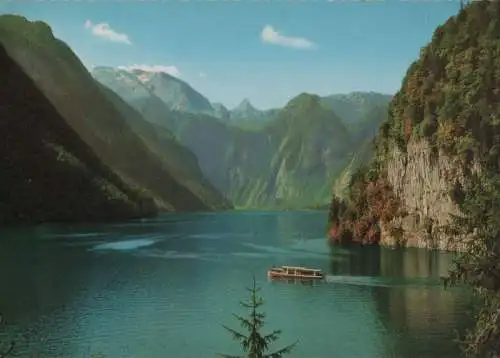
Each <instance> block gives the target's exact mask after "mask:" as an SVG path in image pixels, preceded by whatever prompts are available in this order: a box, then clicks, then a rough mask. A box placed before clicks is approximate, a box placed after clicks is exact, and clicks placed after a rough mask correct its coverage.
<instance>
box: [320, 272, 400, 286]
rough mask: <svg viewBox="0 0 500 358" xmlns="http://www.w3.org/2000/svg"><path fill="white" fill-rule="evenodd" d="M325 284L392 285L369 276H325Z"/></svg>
mask: <svg viewBox="0 0 500 358" xmlns="http://www.w3.org/2000/svg"><path fill="white" fill-rule="evenodd" d="M325 282H326V283H331V284H344V285H356V286H374V287H391V286H393V285H391V284H389V283H387V282H383V281H382V280H380V279H377V277H371V276H336V275H326V276H325Z"/></svg>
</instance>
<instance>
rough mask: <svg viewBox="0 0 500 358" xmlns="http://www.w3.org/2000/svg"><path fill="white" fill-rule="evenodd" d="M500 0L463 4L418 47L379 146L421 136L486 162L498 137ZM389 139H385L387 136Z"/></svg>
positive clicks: (441, 147) (450, 151) (495, 152)
mask: <svg viewBox="0 0 500 358" xmlns="http://www.w3.org/2000/svg"><path fill="white" fill-rule="evenodd" d="M499 96H500V3H499V2H498V1H481V2H474V3H471V4H469V5H467V6H466V7H465V8H464V9H463V10H461V11H460V12H459V13H458V14H457V15H456V16H453V17H451V18H450V19H449V20H448V21H447V22H446V23H445V24H444V25H442V26H439V27H438V28H437V29H436V31H435V32H434V35H433V37H432V41H431V42H430V43H429V44H428V45H427V46H426V47H424V48H423V49H422V50H421V53H420V57H419V59H418V60H417V61H415V62H414V63H413V64H412V65H411V66H410V68H409V69H408V72H407V74H406V76H405V78H404V80H403V83H402V86H401V89H400V91H399V92H398V93H397V94H396V95H395V96H394V98H393V100H392V102H391V104H390V109H389V120H388V121H387V123H385V124H384V125H383V126H382V127H381V130H380V138H379V143H380V144H381V146H380V147H381V149H383V148H387V144H388V143H387V142H388V139H393V140H394V141H395V142H396V143H397V144H398V145H399V146H400V148H401V149H404V148H405V146H406V143H408V141H409V140H410V139H411V138H426V139H428V140H429V141H430V142H431V143H432V144H434V145H435V148H436V149H439V150H443V151H445V152H446V153H448V154H451V155H460V156H461V157H462V158H463V159H464V160H467V159H471V157H473V156H474V157H477V156H478V155H479V154H481V156H482V155H484V156H485V158H484V159H486V160H488V161H489V162H490V163H491V162H492V159H495V158H496V157H497V156H498V150H499V146H498V144H497V143H500V141H499V139H500V137H499V135H498V129H499V124H500V116H499V113H500V101H499V100H498V98H499ZM389 142H390V141H389Z"/></svg>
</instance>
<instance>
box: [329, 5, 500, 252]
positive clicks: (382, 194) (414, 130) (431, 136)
mask: <svg viewBox="0 0 500 358" xmlns="http://www.w3.org/2000/svg"><path fill="white" fill-rule="evenodd" d="M499 15H500V3H499V2H486V1H482V2H474V3H471V4H470V5H467V6H466V7H465V8H464V9H463V10H461V11H460V12H459V13H458V14H457V15H456V16H454V17H452V18H450V19H449V20H448V21H447V22H446V24H444V25H442V26H440V27H439V28H438V29H436V31H435V33H434V35H433V38H432V41H431V43H430V44H429V45H427V46H426V47H425V48H423V49H422V50H421V53H420V58H419V59H418V60H417V61H415V62H414V63H413V64H412V65H411V66H410V68H409V70H408V72H407V74H406V76H405V78H404V80H403V83H402V87H401V89H400V91H399V92H398V93H397V94H396V95H395V96H394V97H393V99H392V101H391V103H390V106H389V111H388V119H387V120H386V121H385V122H384V123H383V124H382V125H381V127H380V129H379V134H378V136H377V138H376V141H375V143H376V144H375V154H374V156H373V159H372V161H371V163H370V164H369V165H368V166H367V167H366V168H363V169H361V170H360V171H358V172H357V173H356V175H354V176H353V180H352V181H351V182H350V184H349V190H348V194H347V195H346V198H343V199H339V198H334V199H333V200H332V205H331V212H330V222H331V227H330V237H331V239H332V240H333V241H335V242H352V241H355V242H360V243H363V244H382V245H396V244H397V245H407V246H418V247H425V248H438V249H448V250H456V249H461V248H460V247H458V244H457V241H458V240H456V238H454V237H450V236H449V235H448V234H447V233H446V231H445V228H446V226H447V224H448V223H449V220H450V215H451V214H459V213H458V205H457V203H459V202H460V200H461V196H462V195H463V192H462V191H463V184H464V181H465V180H467V179H468V178H469V177H470V174H471V173H473V172H476V173H481V171H482V169H484V168H489V169H492V168H493V169H495V170H498V167H499V165H498V164H499V153H500V121H499V118H500V101H498V98H500V61H499V60H498V59H499V58H500V57H499V54H500V22H499V21H498V18H499Z"/></svg>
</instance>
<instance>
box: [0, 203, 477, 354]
mask: <svg viewBox="0 0 500 358" xmlns="http://www.w3.org/2000/svg"><path fill="white" fill-rule="evenodd" d="M326 217H327V213H326V212H323V211H310V212H279V213H278V212H227V213H210V214H166V215H162V216H160V217H158V218H155V219H151V220H139V221H133V222H128V223H121V224H107V225H73V226H72V225H46V226H40V227H37V228H31V229H30V228H24V229H19V228H18V229H3V230H0V235H1V237H2V239H1V240H0V246H1V247H0V268H1V269H0V280H1V282H2V285H1V290H2V292H1V295H0V311H1V312H2V313H3V318H4V319H3V320H4V322H5V326H4V333H3V334H4V340H5V339H8V338H13V339H15V340H16V341H17V348H16V351H17V352H18V356H20V357H54V358H58V357H64V358H66V357H69V358H72V357H75V358H80V357H91V356H92V355H93V354H96V353H101V354H103V356H104V357H113V358H114V357H116V358H122V357H124V358H129V357H134V358H160V357H161V358H166V357H172V358H184V357H185V358H204V357H207V358H208V357H215V356H216V354H217V353H219V352H220V353H228V354H238V353H240V351H239V347H238V345H237V344H236V343H235V342H233V341H232V340H231V337H230V336H229V335H228V333H227V332H226V331H225V330H224V329H223V328H222V326H221V325H222V324H225V325H228V326H231V327H233V328H239V327H238V324H237V322H236V320H235V319H234V317H233V316H232V314H233V313H237V314H244V311H243V309H242V308H241V307H240V306H239V304H238V302H239V301H240V300H242V299H245V298H246V296H247V291H246V290H245V287H248V286H250V285H251V280H252V274H255V276H256V280H257V283H258V285H259V286H261V287H262V291H261V294H262V296H263V298H264V299H265V301H266V302H265V304H264V306H263V310H264V311H265V312H266V314H267V325H266V328H267V329H268V330H272V329H281V330H282V331H283V333H282V336H281V338H280V340H279V341H278V343H277V344H276V347H278V348H279V347H280V346H282V345H286V344H288V343H291V342H293V341H294V340H296V339H298V340H299V343H298V345H297V346H296V349H295V350H294V352H293V354H291V355H290V356H289V357H291V358H294V357H295V358H298V357H310V358H354V357H357V358H365V357H366V358H372V357H373V358H375V357H398V358H399V357H401V358H406V357H408V358H409V357H412V358H413V357H426V358H434V357H436V358H437V357H457V356H458V354H459V352H458V350H457V349H456V347H455V344H454V343H453V342H452V340H453V338H454V337H455V332H454V330H456V329H458V330H461V329H463V328H464V327H466V326H467V315H466V312H467V310H468V309H469V308H470V297H469V295H468V294H466V293H465V292H464V291H462V290H458V289H455V290H444V289H443V288H442V285H441V282H440V279H439V278H440V276H442V275H445V274H446V272H447V270H448V267H449V264H450V262H451V254H443V253H437V252H430V251H426V250H419V249H407V250H390V249H370V248H356V249H341V248H335V249H334V250H333V251H332V252H330V249H329V247H328V245H327V244H326V239H325V223H326ZM273 264H274V265H280V264H292V265H308V266H313V267H318V268H321V269H323V270H324V271H325V272H326V273H327V279H326V282H325V283H316V284H313V285H307V284H300V283H285V282H270V281H268V279H267V276H266V270H267V268H268V267H269V266H271V265H273ZM5 336H8V337H5Z"/></svg>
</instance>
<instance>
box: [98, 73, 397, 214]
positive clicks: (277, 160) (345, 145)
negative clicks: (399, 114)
mask: <svg viewBox="0 0 500 358" xmlns="http://www.w3.org/2000/svg"><path fill="white" fill-rule="evenodd" d="M92 75H93V77H94V78H95V79H96V80H97V81H99V82H100V83H101V84H103V85H104V86H107V87H108V88H110V89H111V90H113V91H114V92H116V93H117V94H119V95H120V96H121V97H122V98H123V99H124V100H125V101H127V102H128V103H129V104H130V105H132V106H133V107H134V108H135V109H136V110H138V111H139V112H140V113H141V114H142V115H143V117H144V118H145V119H146V120H147V121H149V122H151V123H155V124H158V125H161V126H163V127H165V128H168V129H169V130H170V131H172V133H174V135H175V137H176V138H177V139H178V140H179V141H180V142H181V143H182V144H183V145H185V146H187V147H188V148H189V149H190V150H192V151H193V152H194V153H195V154H196V156H197V157H198V161H199V164H200V167H201V168H202V171H203V173H204V174H205V175H206V176H207V178H208V179H209V180H210V181H211V182H212V183H213V184H214V185H215V186H216V187H217V189H218V190H220V191H221V192H222V193H223V194H224V195H225V197H227V198H228V199H229V200H230V201H231V202H232V203H233V204H234V205H235V206H236V207H239V208H306V207H315V206H322V205H326V204H327V203H328V200H329V198H330V196H331V191H332V187H333V186H334V185H336V182H338V181H337V179H338V178H340V177H341V176H342V175H344V176H345V175H347V176H348V173H349V172H350V171H351V169H352V168H353V167H354V166H356V165H357V164H356V163H358V162H360V159H361V158H366V157H367V156H369V152H370V148H371V147H370V146H369V145H365V144H366V142H370V141H371V139H372V138H373V137H374V136H375V133H376V131H377V129H378V127H379V125H380V123H381V122H382V121H383V120H384V119H385V115H386V111H387V105H388V103H389V101H390V99H391V96H390V95H384V94H379V93H372V92H354V93H350V94H346V95H332V96H328V97H319V96H317V95H314V94H307V93H303V94H300V95H298V96H297V97H295V98H293V99H292V100H290V101H289V103H288V104H287V105H286V106H285V107H284V108H280V109H271V110H259V109H257V108H255V107H254V106H253V105H252V104H251V103H250V101H249V100H248V99H244V100H243V101H242V102H241V104H240V105H238V106H237V107H236V108H234V109H227V108H226V107H225V106H223V105H222V104H217V103H215V104H211V109H210V108H209V107H207V105H206V104H207V103H210V102H209V100H208V99H206V100H203V101H201V100H200V98H201V97H203V96H202V95H201V94H200V93H198V92H196V91H194V89H193V88H192V87H191V86H189V85H188V84H186V83H184V85H179V83H182V81H181V80H179V79H177V78H174V77H173V76H170V75H168V74H166V73H150V72H149V73H148V72H144V71H140V70H133V71H127V70H124V69H119V68H110V67H96V68H94V69H93V70H92ZM168 89H170V91H182V92H183V93H182V94H181V93H176V94H175V95H173V96H174V97H176V98H182V99H183V101H182V105H181V104H180V103H178V104H175V105H172V103H169V101H168V100H167V99H165V98H164V96H165V95H164V94H165V93H168V92H169V90H168ZM191 99H192V100H191ZM197 103H204V104H205V105H203V106H197ZM182 106H184V110H183V111H180V110H179V108H181V107H182ZM195 108H197V109H195ZM336 108H339V112H340V113H342V114H343V117H339V116H338V114H337V111H336ZM346 171H347V173H346ZM337 185H341V182H338V184H337Z"/></svg>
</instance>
